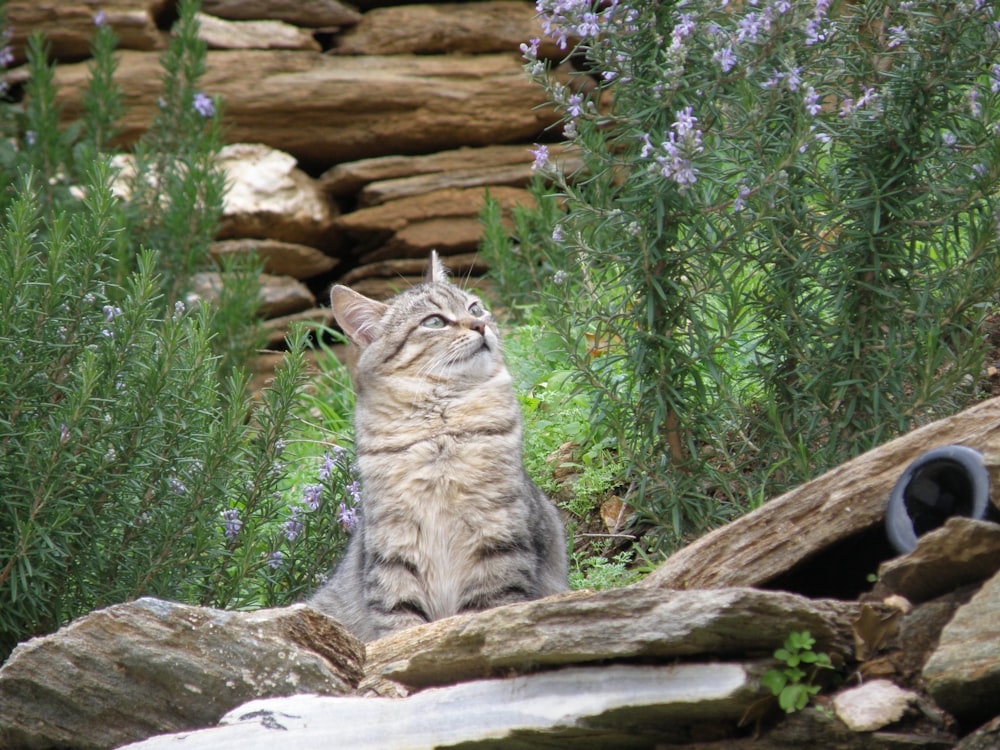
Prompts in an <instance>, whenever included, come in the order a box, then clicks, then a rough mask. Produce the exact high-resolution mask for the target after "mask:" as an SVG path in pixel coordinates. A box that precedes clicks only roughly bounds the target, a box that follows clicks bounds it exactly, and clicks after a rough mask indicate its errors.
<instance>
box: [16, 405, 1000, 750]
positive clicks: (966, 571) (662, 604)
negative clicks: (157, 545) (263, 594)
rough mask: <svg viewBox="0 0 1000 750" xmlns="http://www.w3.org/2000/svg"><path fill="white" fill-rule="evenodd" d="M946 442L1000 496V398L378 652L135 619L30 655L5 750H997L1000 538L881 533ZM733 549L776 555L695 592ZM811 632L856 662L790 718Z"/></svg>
mask: <svg viewBox="0 0 1000 750" xmlns="http://www.w3.org/2000/svg"><path fill="white" fill-rule="evenodd" d="M945 440H951V441H956V442H965V443H967V444H970V445H973V444H975V445H977V446H978V447H980V448H981V449H982V453H983V455H984V463H985V464H986V466H987V468H988V470H989V471H990V473H991V475H993V477H992V480H993V481H992V487H994V488H996V487H997V486H998V483H997V481H996V476H995V475H996V474H997V472H998V470H1000V451H998V450H997V447H998V446H1000V399H994V400H991V401H987V402H984V403H982V404H979V405H977V406H975V407H973V408H971V409H969V410H967V411H966V412H963V413H962V414H960V415H957V416H955V417H952V418H949V419H947V420H942V421H941V422H938V423H935V424H934V425H930V426H928V427H927V428H923V429H922V430H917V431H915V432H914V433H911V434H909V435H905V436H903V437H901V438H898V439H897V440H895V441H893V442H891V443H888V444H887V445H885V446H882V447H881V448H878V449H875V450H874V451H871V452H870V453H868V454H865V455H863V456H860V457H858V458H857V459H854V460H853V461H851V462H848V463H847V464H845V465H844V466H842V467H840V468H838V469H837V470H836V471H835V472H831V473H830V474H827V475H824V476H822V477H819V478H817V479H816V480H813V481H812V482H809V483H807V484H806V485H803V486H802V487H801V488H798V489H797V490H794V491H792V492H790V493H788V494H787V495H784V496H782V497H779V498H776V499H775V500H773V501H771V502H770V503H768V504H766V505H764V506H763V507H762V508H760V509H759V510H757V511H755V512H754V513H752V514H749V515H748V516H744V517H743V518H741V519H738V520H737V521H734V522H733V523H732V524H730V526H728V527H724V528H723V529H720V530H718V531H717V532H713V534H710V535H707V536H706V537H704V538H703V539H701V540H699V541H698V542H696V543H695V544H693V545H691V546H690V547H689V548H687V549H686V550H682V551H681V552H679V553H677V554H676V555H675V556H674V557H673V558H671V559H670V560H668V561H667V562H666V563H665V564H664V565H663V566H661V568H660V569H658V570H657V571H656V572H655V573H654V574H653V575H651V576H649V577H647V579H646V580H645V581H644V582H642V583H640V584H637V585H635V586H631V587H628V588H622V589H615V590H609V591H598V592H594V591H575V592H569V593H566V594H561V595H557V596H553V597H548V598H546V599H541V600H538V601H534V602H528V603H524V604H516V605H510V606H506V607H499V608H496V609H493V610H488V611H485V612H480V613H475V614H469V615H462V616H458V617H452V618H449V619H446V620H440V621H438V622H433V623H429V624H427V625H423V626H420V627H416V628H412V629H410V630H406V631H403V632H400V633H397V634H395V635H392V636H390V637H387V638H384V639H382V640H379V641H375V642H372V643H368V644H362V643H360V642H358V641H357V640H355V639H354V638H353V637H352V636H350V635H349V634H348V633H347V632H346V631H345V630H344V629H343V628H341V626H340V625H339V624H338V623H337V622H335V621H333V620H331V619H328V618H326V617H323V616H322V615H319V614H318V613H316V612H315V611H313V610H311V609H309V608H308V607H307V606H304V605H296V606H293V607H288V608H283V609H275V610H263V611H259V612H252V613H246V612H222V611H217V610H211V609H205V608H199V607H191V606H186V605H181V604H175V603H171V602H165V601H160V600H156V599H140V600H138V601H134V602H130V603H125V604H119V605H115V606H112V607H109V608H107V609H104V610H100V611H97V612H94V613H91V614H90V615H87V616H85V617H82V618H80V619H79V620H77V621H75V622H73V623H71V624H70V625H68V626H66V627H64V628H63V629H62V630H60V631H58V632H57V633H54V634H52V635H50V636H46V637H42V638H36V639H33V640H31V641H28V642H26V643H23V644H21V645H19V646H18V647H17V648H16V649H15V650H14V652H13V653H12V654H11V656H10V658H9V660H8V661H7V663H6V664H5V665H4V666H3V667H2V668H0V748H12V749H13V748H26V749H37V750H42V749H53V750H54V749H55V748H79V749H80V750H105V749H107V748H114V747H120V746H126V745H127V746H128V747H130V748H141V749H142V750H154V749H155V748H161V747H162V748H168V747H169V748H178V750H202V749H204V750H208V749H209V748H211V749H212V750H218V749H220V748H229V747H232V748H237V747H238V748H239V749H240V750H254V748H262V749H264V748H266V749H267V750H281V748H298V747H313V746H331V747H351V748H384V747H404V746H405V747H411V748H432V747H458V746H460V747H463V748H469V747H484V748H485V747H491V748H499V747H502V748H542V747H553V746H556V747H563V746H567V745H569V744H572V745H573V746H574V747H594V748H618V747H621V748H647V747H648V748H652V747H671V746H680V747H685V748H700V749H702V750H708V749H709V748H712V749H717V750H722V749H723V748H726V749H727V750H728V749H732V748H735V749H737V750H739V749H740V748H746V750H751V749H752V750H758V749H761V748H763V749H764V750H770V749H772V748H773V749H775V750H776V749H777V748H801V747H816V748H847V749H849V750H850V749H853V748H858V749H861V748H864V749H865V750H868V749H870V748H875V749H879V750H880V749H883V748H884V749H885V750H902V749H903V748H907V749H908V750H912V749H913V748H935V749H938V748H940V749H942V750H943V749H944V748H960V749H961V750H986V748H996V747H998V746H1000V704H998V702H997V695H1000V640H998V639H997V630H996V612H997V611H1000V573H998V570H1000V525H997V524H995V523H992V522H990V521H985V520H972V519H967V518H961V517H953V518H951V519H949V520H948V521H947V522H946V523H945V524H944V525H943V526H941V527H939V528H937V529H935V530H932V531H931V532H929V533H927V534H925V535H924V536H922V537H921V538H920V540H919V543H918V544H917V547H916V549H914V550H913V551H912V552H910V553H908V554H906V555H902V556H898V555H895V554H893V553H892V552H890V551H887V547H886V545H885V544H884V542H882V541H878V540H876V537H875V536H873V535H872V531H873V529H875V528H876V527H875V526H873V525H872V524H879V523H881V520H882V515H884V509H885V501H884V499H883V498H884V496H885V493H884V491H883V490H884V486H883V485H884V484H885V483H886V482H887V481H888V482H890V483H891V478H892V477H894V476H899V475H900V474H901V472H902V470H903V468H904V467H905V466H906V465H907V464H908V463H909V462H910V461H912V460H913V458H915V457H916V455H918V454H919V453H920V452H922V450H923V449H927V448H931V447H934V446H935V444H937V443H940V442H941V441H945ZM866 467H867V468H866ZM872 467H877V470H875V469H872ZM863 475H867V481H865V480H863V479H862V476H863ZM995 493H996V490H995V489H994V495H995ZM992 502H993V503H994V505H996V504H997V503H996V497H995V496H994V497H993V499H992ZM861 504H864V508H865V512H864V513H861V512H853V513H850V514H849V513H848V511H847V509H848V508H859V507H860V505H861ZM825 514H832V515H834V516H837V517H842V518H844V519H845V520H843V521H842V523H841V524H840V526H839V527H836V528H834V527H831V526H829V525H828V526H827V527H826V532H827V533H825V534H803V533H796V522H795V521H794V519H796V518H798V519H810V518H811V519H813V520H814V521H817V522H818V520H817V519H821V518H822V517H823V516H824V515H825ZM848 515H850V516H852V520H846V518H847V516H848ZM778 519H784V523H785V524H786V526H787V528H785V527H781V525H780V524H779V523H778ZM798 523H799V525H803V524H805V525H810V524H809V522H808V520H807V521H805V522H803V521H799V522H798ZM811 525H815V524H811ZM776 528H783V529H784V530H783V531H782V533H781V534H776V533H775V529H776ZM877 530H878V531H879V532H881V529H880V528H879V529H877ZM734 536H735V537H738V538H740V539H741V540H742V541H743V543H742V545H741V548H740V549H739V550H735V549H734V547H733V545H732V544H731V539H732V538H733V537H734ZM852 540H853V544H852ZM858 540H861V541H863V542H865V543H866V544H867V546H868V547H870V548H871V550H873V551H874V553H875V556H876V557H877V558H880V563H879V564H878V565H877V568H876V569H877V571H878V575H877V579H878V580H877V582H876V583H875V584H874V586H872V584H870V583H867V582H866V583H865V585H864V586H863V587H861V588H857V590H856V591H855V592H854V595H853V596H852V597H850V598H843V597H839V598H838V597H831V596H816V595H808V594H806V593H803V591H798V592H792V591H789V590H780V589H782V588H784V589H789V588H792V587H793V586H792V583H793V582H795V581H796V580H799V581H801V580H803V579H804V578H807V579H809V582H810V585H811V586H812V587H813V588H815V587H817V586H818V587H820V588H822V587H824V586H827V587H828V583H824V580H823V579H833V578H849V577H850V575H851V569H852V568H853V567H854V560H853V559H851V558H853V557H856V556H857V553H856V552H852V550H856V549H858V545H857V542H858ZM791 541H794V542H795V544H791ZM727 550H728V553H727ZM734 552H736V553H738V554H737V557H736V558H734V559H753V560H756V562H755V563H754V564H753V565H748V564H747V565H732V564H730V565H726V564H725V563H724V562H722V563H717V564H718V565H720V566H721V567H720V568H719V570H717V571H716V572H715V575H717V576H721V577H724V579H725V580H724V582H719V581H714V582H708V583H706V584H705V586H707V587H697V586H695V585H693V584H694V581H695V576H696V574H697V573H698V561H699V560H717V561H718V560H720V559H722V560H724V559H725V556H726V555H727V554H729V555H732V554H734ZM817 560H820V561H824V566H825V567H824V568H823V569H819V568H817V567H816V561H817ZM762 570H769V571H770V572H769V573H768V574H767V575H763V576H762V573H761V571H762ZM866 579H867V577H866ZM866 579H865V580H866ZM798 588H800V589H803V590H804V589H805V588H808V587H803V586H799V587H798ZM793 631H795V632H802V631H808V632H809V633H810V634H811V635H812V636H813V637H814V638H815V646H814V647H813V650H814V652H820V651H822V652H824V653H826V654H828V655H829V657H830V659H831V663H832V664H833V666H834V669H832V670H823V671H821V672H819V673H818V675H817V682H816V685H818V686H819V687H821V688H822V691H821V692H820V693H819V694H818V695H816V696H815V697H814V698H813V700H812V701H811V703H810V705H809V706H808V707H807V708H805V709H804V710H801V711H796V712H793V713H791V714H787V715H786V714H784V713H783V712H782V711H781V710H780V709H779V706H778V701H777V699H776V698H775V696H774V695H773V694H772V692H771V690H770V689H769V688H768V687H767V686H766V685H767V680H766V679H763V680H762V677H763V676H764V675H766V674H767V672H768V671H769V670H772V669H776V668H783V666H784V665H783V664H782V662H779V661H778V660H776V659H775V658H774V656H773V654H774V651H775V650H776V649H777V648H779V647H781V646H782V645H783V643H784V642H785V639H786V638H787V637H788V635H789V633H791V632H793ZM128 743H133V744H128Z"/></svg>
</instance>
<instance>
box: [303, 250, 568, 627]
mask: <svg viewBox="0 0 1000 750" xmlns="http://www.w3.org/2000/svg"><path fill="white" fill-rule="evenodd" d="M425 278H426V281H425V282H424V283H422V284H420V285H418V286H416V287H414V288H412V289H409V290H407V291H405V292H403V293H401V294H399V295H398V296H396V297H395V298H394V299H393V300H392V301H391V302H390V303H389V304H383V303H380V302H376V301H374V300H370V299H368V298H366V297H364V296H362V295H360V294H358V293H356V292H354V291H352V290H350V289H348V288H347V287H344V286H336V287H334V288H333V290H332V293H331V298H332V304H333V311H334V314H335V316H336V318H337V321H338V323H339V324H340V325H341V327H342V328H343V330H344V331H345V333H346V334H347V336H348V337H349V338H350V339H351V341H352V342H353V343H354V344H355V345H356V346H357V347H359V349H360V353H359V355H358V359H357V363H356V370H355V372H354V379H355V390H356V392H357V404H356V407H355V416H354V421H355V433H356V434H355V440H356V443H355V444H356V448H357V461H358V469H359V472H360V478H361V487H362V497H363V499H362V505H361V520H360V523H359V525H358V527H357V528H356V529H355V532H354V535H353V536H352V538H351V541H350V544H349V546H348V550H347V553H346V555H345V557H344V559H343V560H342V561H341V563H340V565H339V566H338V567H337V570H336V571H335V573H334V574H333V576H332V578H331V579H330V580H329V581H328V582H327V583H326V584H324V585H323V587H322V588H321V589H320V590H319V591H317V592H316V594H315V595H314V596H313V597H312V599H311V601H310V604H311V605H312V606H314V607H316V608H317V609H319V610H320V611H322V612H325V613H327V614H329V615H331V616H333V617H335V618H337V619H338V620H340V621H341V622H343V623H344V624H345V625H346V626H347V627H348V628H349V629H350V630H351V631H352V632H354V633H355V635H357V636H358V637H359V638H361V639H362V640H372V639H375V638H379V637H382V636H384V635H387V634H389V633H391V632H394V631H397V630H400V629H403V628H406V627H410V626H412V625H417V624H419V623H423V622H427V621H430V620H437V619H439V618H442V617H448V616H449V615H454V614H457V613H460V612H467V611H473V610H481V609H485V608H488V607H493V606H497V605H500V604H508V603H512V602H519V601H525V600H529V599H535V598H538V597H541V596H545V595H547V594H552V593H556V592H558V591H563V590H565V589H566V542H565V537H564V531H563V524H562V521H561V520H560V518H559V515H558V512H557V511H556V509H555V507H554V506H553V505H552V503H551V502H550V501H549V500H548V498H546V497H545V495H544V494H543V493H542V491H541V490H539V489H538V487H536V486H535V485H534V484H533V483H532V482H531V480H530V479H529V478H528V476H527V474H526V473H525V470H524V466H523V464H522V460H521V442H522V441H521V415H520V410H519V407H518V403H517V399H516V397H515V395H514V391H513V389H512V385H511V376H510V374H509V373H508V371H507V368H506V366H505V365H504V362H503V357H502V355H501V350H500V340H499V336H498V331H497V327H496V323H495V322H494V320H493V316H492V315H490V314H489V313H488V312H486V310H485V308H484V307H483V305H482V302H481V301H480V300H479V299H478V298H477V297H476V296H474V295H471V294H468V293H466V292H465V291H463V290H461V289H459V288H458V287H457V286H455V285H453V284H451V283H450V282H449V281H448V280H447V277H446V271H445V269H444V267H443V266H442V265H441V263H440V262H439V260H438V258H437V255H436V254H432V256H431V261H430V264H429V267H428V272H427V275H426V277H425Z"/></svg>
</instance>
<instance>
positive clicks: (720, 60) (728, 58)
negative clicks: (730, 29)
mask: <svg viewBox="0 0 1000 750" xmlns="http://www.w3.org/2000/svg"><path fill="white" fill-rule="evenodd" d="M712 61H713V62H715V63H716V64H718V66H719V67H720V68H722V72H723V73H728V72H729V71H730V70H732V69H733V67H734V66H735V65H736V55H735V54H733V48H732V47H723V48H722V49H719V50H716V51H715V54H713V55H712Z"/></svg>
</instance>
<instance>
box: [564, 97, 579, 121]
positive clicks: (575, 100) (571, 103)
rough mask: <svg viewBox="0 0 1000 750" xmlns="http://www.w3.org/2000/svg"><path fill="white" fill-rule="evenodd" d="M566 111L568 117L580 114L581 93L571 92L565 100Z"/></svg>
mask: <svg viewBox="0 0 1000 750" xmlns="http://www.w3.org/2000/svg"><path fill="white" fill-rule="evenodd" d="M566 111H567V112H569V115H570V117H579V116H580V115H582V114H583V96H582V95H581V94H573V95H572V96H571V97H570V98H569V100H568V101H567V102H566Z"/></svg>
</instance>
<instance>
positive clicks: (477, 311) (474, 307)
mask: <svg viewBox="0 0 1000 750" xmlns="http://www.w3.org/2000/svg"><path fill="white" fill-rule="evenodd" d="M469 312H470V313H472V314H473V315H475V316H476V317H477V318H481V317H483V316H484V315H485V314H486V311H485V310H484V309H483V306H482V305H480V304H479V303H478V302H473V303H472V304H471V305H469Z"/></svg>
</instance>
